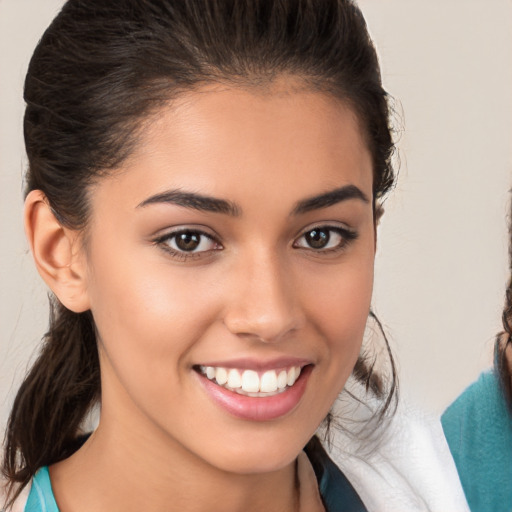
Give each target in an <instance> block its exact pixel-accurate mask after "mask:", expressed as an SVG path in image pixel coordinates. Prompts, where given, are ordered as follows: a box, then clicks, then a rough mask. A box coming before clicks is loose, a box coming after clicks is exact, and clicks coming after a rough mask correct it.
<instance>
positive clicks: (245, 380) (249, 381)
mask: <svg viewBox="0 0 512 512" xmlns="http://www.w3.org/2000/svg"><path fill="white" fill-rule="evenodd" d="M242 389H243V390H244V391H245V392H246V393H257V392H258V391H259V390H260V378H259V376H258V373H257V372H255V371H254V370H245V371H244V373H243V374H242Z"/></svg>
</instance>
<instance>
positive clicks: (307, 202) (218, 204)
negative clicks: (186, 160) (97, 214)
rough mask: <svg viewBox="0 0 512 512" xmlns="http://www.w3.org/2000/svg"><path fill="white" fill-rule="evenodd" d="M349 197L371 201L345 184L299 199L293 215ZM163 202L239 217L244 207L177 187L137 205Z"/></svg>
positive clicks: (142, 205) (351, 186) (333, 203)
mask: <svg viewBox="0 0 512 512" xmlns="http://www.w3.org/2000/svg"><path fill="white" fill-rule="evenodd" d="M349 199H359V200H361V201H363V202H365V203H369V202H370V201H369V199H368V198H367V197H366V195H365V194H364V193H363V192H362V191H361V190H360V189H359V188H357V187H356V186H355V185H345V186H344V187H340V188H337V189H335V190H331V191H330V192H326V193H324V194H320V195H317V196H313V197H309V198H307V199H303V200H302V201H299V202H298V203H297V204H296V205H295V207H294V209H293V210H292V215H302V214H304V213H308V212H310V211H313V210H319V209H321V208H328V207H329V206H333V205H335V204H337V203H340V202H342V201H348V200H349ZM161 203H170V204H175V205H178V206H183V207H184V208H192V209H194V210H199V211H205V212H213V213H222V214H225V215H230V216H232V217H239V216H240V215H241V211H242V209H241V208H240V207H239V206H238V205H237V204H236V203H233V202H232V201H227V200H225V199H219V198H216V197H211V196H204V195H201V194H197V193H194V192H184V191H182V190H177V189H176V190H169V191H166V192H162V193H160V194H155V195H154V196H151V197H149V198H148V199H145V200H144V201H142V203H140V204H139V205H137V208H143V207H145V206H148V205H151V204H161Z"/></svg>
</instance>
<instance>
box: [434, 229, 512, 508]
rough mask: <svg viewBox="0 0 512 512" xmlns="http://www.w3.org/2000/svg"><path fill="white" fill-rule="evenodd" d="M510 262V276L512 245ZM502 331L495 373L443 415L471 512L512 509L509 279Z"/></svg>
mask: <svg viewBox="0 0 512 512" xmlns="http://www.w3.org/2000/svg"><path fill="white" fill-rule="evenodd" d="M511 234H512V232H511ZM510 263H511V275H512V242H511V245H510ZM503 328H504V331H503V332H502V333H500V334H498V336H497V337H496V344H495V357H494V370H491V371H487V372H484V373H482V375H480V377H479V378H478V380H477V381H476V382H474V383H473V384H472V385H471V386H469V387H468V388H467V389H466V390H465V391H464V392H463V393H462V394H461V395H460V396H459V397H458V398H457V400H455V402H454V403H453V404H452V405H450V407H448V409H447V410H446V411H445V413H444V414H443V417H442V424H443V429H444V432H445V434H446V438H447V440H448V443H449V445H450V450H451V451H452V454H453V458H454V459H455V463H456V464H457V469H458V471H459V474H460V479H461V482H462V486H463V488H464V492H465V493H466V497H467V500H468V503H469V506H470V508H471V510H472V512H486V511H488V510H492V511H493V512H509V511H510V510H512V279H511V280H510V281H509V284H508V288H507V292H506V303H505V308H504V310H503Z"/></svg>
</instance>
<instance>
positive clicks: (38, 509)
mask: <svg viewBox="0 0 512 512" xmlns="http://www.w3.org/2000/svg"><path fill="white" fill-rule="evenodd" d="M25 512H59V509H58V507H57V503H56V501H55V498H54V496H53V491H52V484H51V482H50V473H49V472H48V467H47V466H44V467H42V468H41V469H40V470H39V471H38V472H37V473H36V474H35V476H34V478H33V479H32V487H31V488H30V494H29V495H28V499H27V504H26V505H25Z"/></svg>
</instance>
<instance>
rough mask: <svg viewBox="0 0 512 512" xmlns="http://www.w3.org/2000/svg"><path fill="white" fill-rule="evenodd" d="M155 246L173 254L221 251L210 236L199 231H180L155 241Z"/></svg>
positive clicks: (198, 253)
mask: <svg viewBox="0 0 512 512" xmlns="http://www.w3.org/2000/svg"><path fill="white" fill-rule="evenodd" d="M156 242H157V244H158V245H160V246H162V247H163V248H164V249H166V250H168V251H170V252H172V253H174V254H181V255H185V254H197V255H200V253H203V252H204V253H206V252H209V251H214V250H218V249H222V246H221V245H220V244H219V243H218V242H217V241H216V240H215V239H214V238H212V236H211V235H209V234H207V233H204V232H202V231H199V230H195V229H194V230H192V229H180V230H177V231H174V232H171V233H167V234H165V235H163V236H161V237H160V238H158V239H157V240H156Z"/></svg>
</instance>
